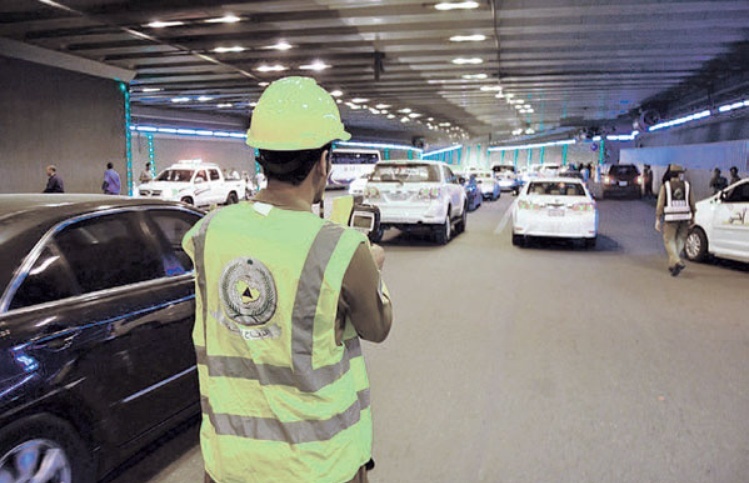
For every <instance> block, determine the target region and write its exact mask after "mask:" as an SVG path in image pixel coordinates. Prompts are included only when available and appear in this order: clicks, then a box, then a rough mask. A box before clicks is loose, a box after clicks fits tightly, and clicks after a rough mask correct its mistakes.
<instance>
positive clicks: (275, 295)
mask: <svg viewBox="0 0 749 483" xmlns="http://www.w3.org/2000/svg"><path fill="white" fill-rule="evenodd" d="M350 138H351V135H350V134H349V133H348V132H346V131H345V130H344V126H343V124H342V123H341V121H340V114H339V111H338V106H337V105H336V103H335V101H334V100H333V98H332V97H331V96H330V94H328V93H327V92H326V91H325V90H324V89H322V88H321V87H320V86H319V85H317V83H316V82H315V80H314V79H312V78H309V77H287V78H284V79H280V80H278V81H275V82H273V83H272V84H271V85H270V86H269V87H268V88H267V89H266V90H265V92H263V94H262V95H261V96H260V99H259V100H258V103H257V106H256V107H255V109H254V111H253V115H252V120H251V124H250V129H249V131H248V133H247V144H248V145H250V146H252V147H254V148H256V149H258V151H259V162H260V164H261V165H262V166H263V169H264V170H265V172H266V174H267V177H268V186H267V188H266V189H264V190H263V191H261V192H260V193H258V194H257V195H256V196H255V198H254V199H253V200H252V201H249V202H245V203H239V204H236V205H231V206H228V207H225V208H222V209H220V210H215V211H213V212H211V213H209V214H208V215H207V216H206V217H205V218H203V219H202V220H201V221H200V222H198V223H197V224H196V225H195V226H194V227H193V228H191V229H190V231H189V232H188V233H187V234H186V235H185V237H184V239H183V241H182V245H183V247H184V248H185V251H186V252H187V253H188V254H189V256H190V257H191V258H192V259H193V261H194V263H195V273H196V277H195V278H196V302H197V304H196V306H197V310H196V314H195V326H194V330H193V341H194V343H195V350H196V353H197V360H198V376H199V382H200V393H201V405H202V410H203V420H202V425H201V429H200V445H201V450H202V454H203V460H204V462H205V470H206V475H205V480H204V481H206V482H213V481H215V482H218V483H226V482H244V481H247V482H249V481H259V482H265V481H268V482H270V481H278V482H284V483H294V482H318V481H329V482H341V483H342V482H366V481H367V476H366V470H367V469H368V468H369V467H371V466H373V462H372V459H371V457H372V416H371V408H370V396H369V380H368V376H367V370H366V367H365V363H364V358H363V355H362V351H361V346H360V338H361V339H365V340H370V341H373V342H381V341H383V340H384V339H385V338H386V337H387V335H388V332H389V331H390V326H391V322H392V309H391V304H390V298H389V296H388V295H387V290H385V289H384V286H383V284H382V280H381V278H380V269H381V268H382V266H383V263H384V251H383V250H382V248H381V247H379V246H376V245H372V246H370V245H369V242H368V240H367V238H366V236H365V235H363V234H362V233H359V232H358V231H356V230H354V229H351V228H348V227H344V226H341V225H337V224H335V223H332V222H330V221H326V220H323V219H321V218H320V217H318V216H316V215H315V214H314V213H313V212H312V205H313V204H316V203H319V202H321V201H322V198H323V195H324V193H325V185H326V182H327V178H328V174H329V172H330V169H331V163H330V149H331V146H332V142H333V141H335V140H337V139H342V140H348V139H350Z"/></svg>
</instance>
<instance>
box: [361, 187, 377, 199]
mask: <svg viewBox="0 0 749 483" xmlns="http://www.w3.org/2000/svg"><path fill="white" fill-rule="evenodd" d="M364 196H365V197H367V198H372V199H377V198H379V197H380V190H378V189H377V188H375V187H374V186H367V188H366V189H365V191H364Z"/></svg>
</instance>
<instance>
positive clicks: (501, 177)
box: [492, 164, 523, 196]
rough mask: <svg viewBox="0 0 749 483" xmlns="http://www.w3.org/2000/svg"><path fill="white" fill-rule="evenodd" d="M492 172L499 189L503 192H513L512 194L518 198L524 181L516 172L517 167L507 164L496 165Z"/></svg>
mask: <svg viewBox="0 0 749 483" xmlns="http://www.w3.org/2000/svg"><path fill="white" fill-rule="evenodd" d="M492 171H493V172H494V178H495V179H496V180H497V183H498V184H499V189H500V190H501V191H512V194H513V195H516V196H517V194H518V193H519V192H520V189H521V188H522V187H523V180H522V179H521V177H520V175H519V173H516V172H515V167H514V166H512V165H506V164H501V165H495V166H492Z"/></svg>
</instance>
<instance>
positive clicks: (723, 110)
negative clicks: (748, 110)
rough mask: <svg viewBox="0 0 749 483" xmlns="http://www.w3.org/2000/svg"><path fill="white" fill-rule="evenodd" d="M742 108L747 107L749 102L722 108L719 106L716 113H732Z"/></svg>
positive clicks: (740, 102) (727, 105) (736, 103)
mask: <svg viewBox="0 0 749 483" xmlns="http://www.w3.org/2000/svg"><path fill="white" fill-rule="evenodd" d="M744 107H749V100H747V101H739V102H734V103H733V104H726V105H724V106H720V107H719V108H718V112H729V111H733V110H734V109H742V108H744Z"/></svg>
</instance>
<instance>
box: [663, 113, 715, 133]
mask: <svg viewBox="0 0 749 483" xmlns="http://www.w3.org/2000/svg"><path fill="white" fill-rule="evenodd" d="M710 115H711V113H710V110H709V109H705V110H704V111H700V112H698V113H696V114H691V115H689V116H684V117H679V118H676V119H673V120H671V121H667V122H661V123H659V124H656V125H655V126H650V127H649V128H648V131H650V132H652V131H657V130H659V129H664V128H667V127H673V126H679V125H681V124H686V123H688V122H692V121H697V120H699V119H704V118H706V117H710Z"/></svg>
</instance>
